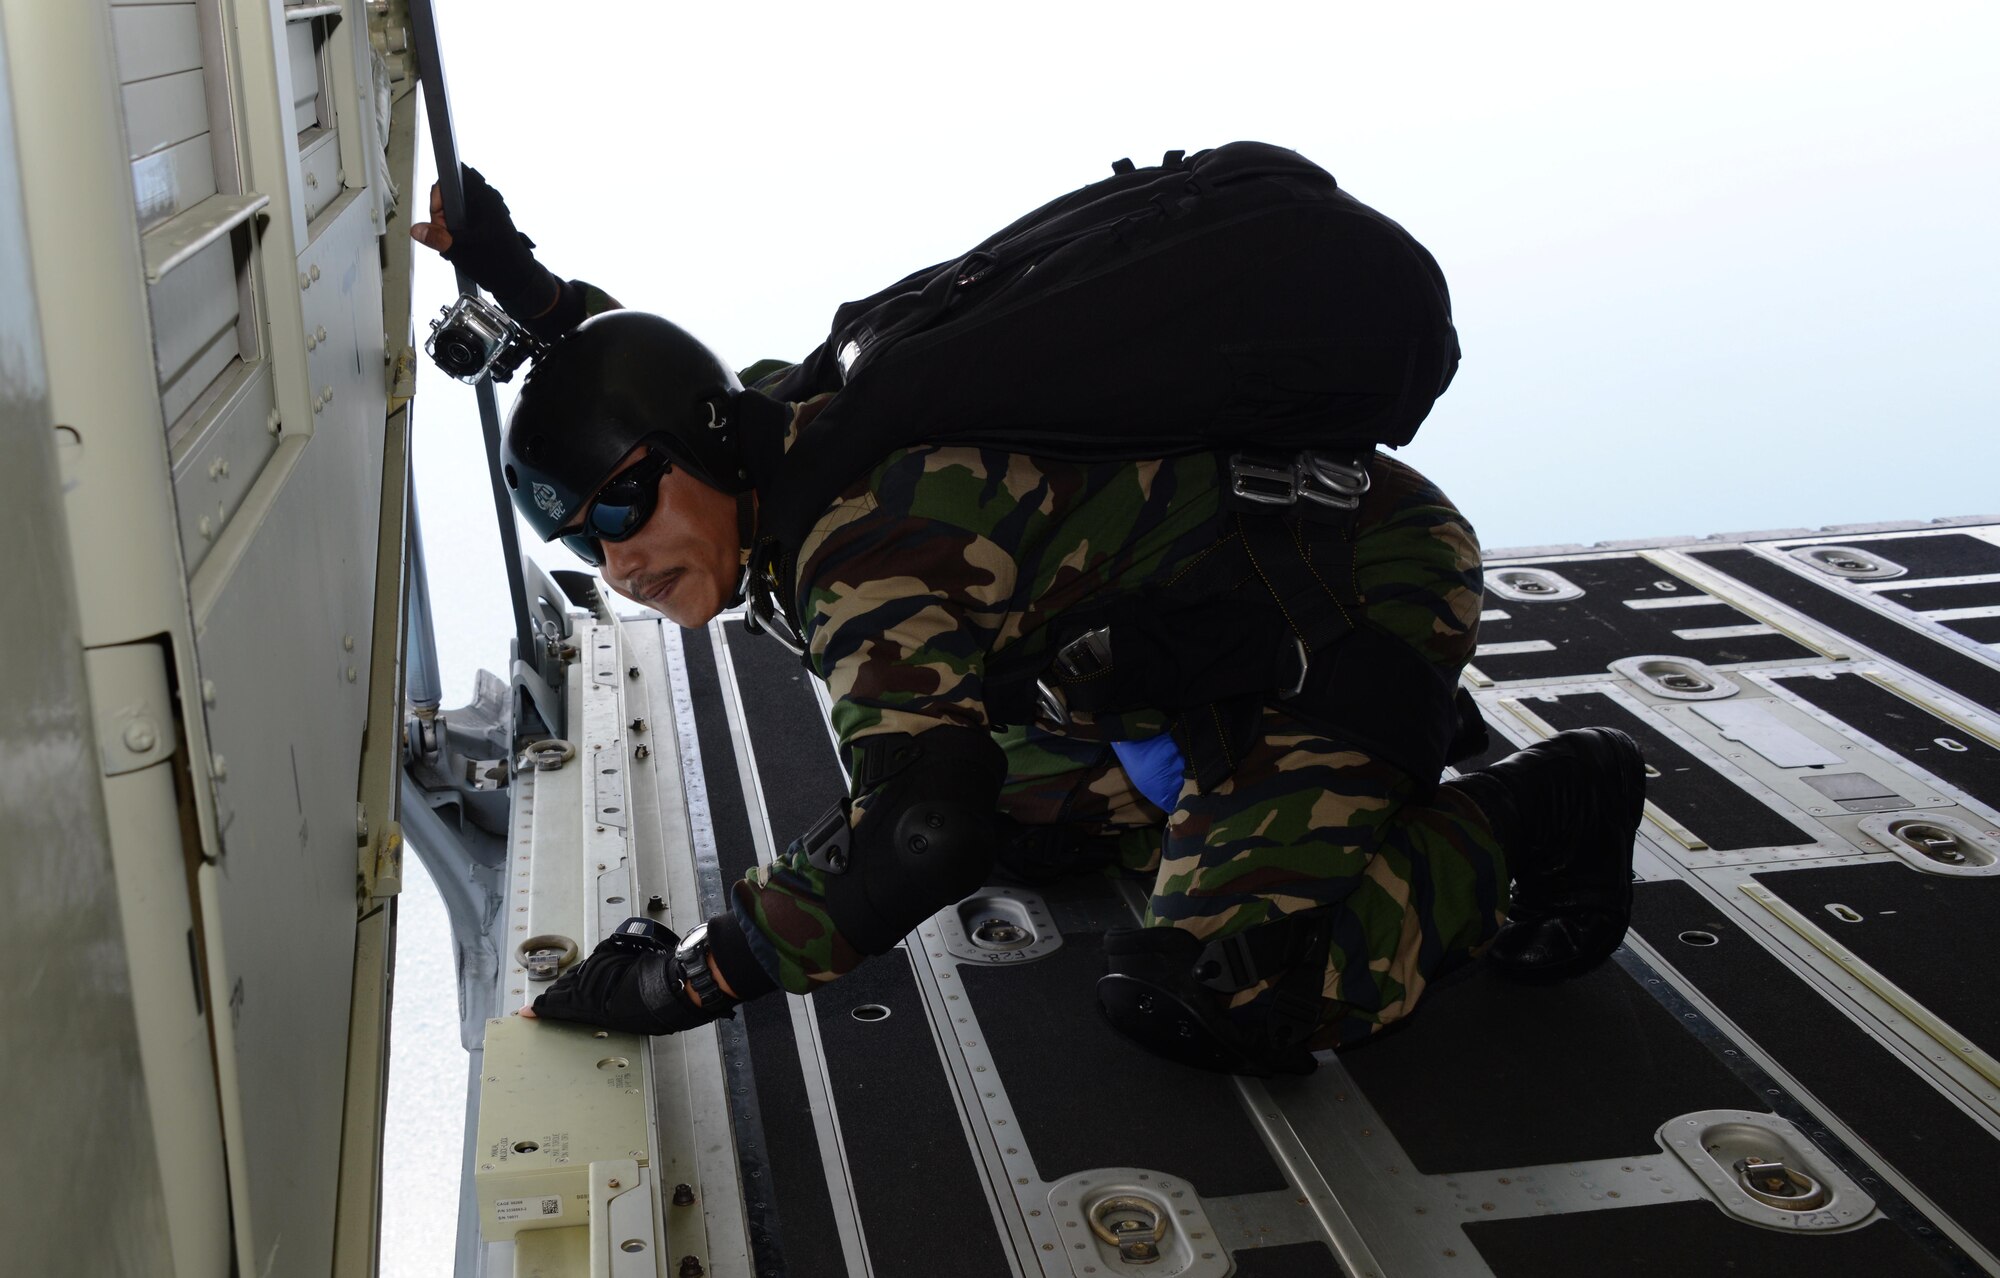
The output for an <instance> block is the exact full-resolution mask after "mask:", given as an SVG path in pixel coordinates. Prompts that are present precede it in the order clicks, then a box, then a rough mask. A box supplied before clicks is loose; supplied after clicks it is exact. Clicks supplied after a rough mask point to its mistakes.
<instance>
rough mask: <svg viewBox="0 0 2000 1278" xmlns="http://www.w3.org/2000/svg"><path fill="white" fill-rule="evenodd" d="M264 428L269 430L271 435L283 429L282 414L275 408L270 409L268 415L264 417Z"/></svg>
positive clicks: (283, 417) (283, 419) (283, 418)
mask: <svg viewBox="0 0 2000 1278" xmlns="http://www.w3.org/2000/svg"><path fill="white" fill-rule="evenodd" d="M264 429H265V430H267V431H270V432H271V433H272V434H273V435H276V434H280V433H282V432H283V431H284V429H285V416H284V414H283V413H280V412H279V411H278V410H277V409H275V408H274V409H272V410H271V414H270V416H268V417H266V418H265V419H264Z"/></svg>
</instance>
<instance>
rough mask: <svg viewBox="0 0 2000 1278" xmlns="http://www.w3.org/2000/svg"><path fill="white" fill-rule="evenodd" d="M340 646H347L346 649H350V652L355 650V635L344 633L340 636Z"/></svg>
mask: <svg viewBox="0 0 2000 1278" xmlns="http://www.w3.org/2000/svg"><path fill="white" fill-rule="evenodd" d="M340 646H341V647H342V648H345V649H346V650H347V651H349V652H353V651H354V636H353V635H342V636H341V637H340Z"/></svg>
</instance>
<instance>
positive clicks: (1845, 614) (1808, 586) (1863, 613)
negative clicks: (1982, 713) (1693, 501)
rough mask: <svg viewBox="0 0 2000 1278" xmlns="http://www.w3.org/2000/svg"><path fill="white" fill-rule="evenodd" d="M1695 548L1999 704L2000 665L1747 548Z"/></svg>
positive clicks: (1979, 702)
mask: <svg viewBox="0 0 2000 1278" xmlns="http://www.w3.org/2000/svg"><path fill="white" fill-rule="evenodd" d="M1967 540H1968V541H1970V540H1973V539H1972V538H1967ZM1980 544H1982V545H1985V544H1986V543H1983V542H1982V543H1980ZM1690 553H1692V554H1693V555H1694V557H1695V558H1696V559H1698V560H1700V561H1701V562H1702V563H1704V564H1706V565H1708V566H1709V567H1711V568H1713V569H1715V570H1716V571H1717V572H1721V573H1724V574H1726V575H1728V576H1730V577H1734V578H1735V579H1736V580H1738V581H1740V582H1742V583H1743V584H1744V585H1746V586H1749V587H1751V588H1752V589H1754V590H1757V591H1760V592H1761V593H1763V594H1766V595H1769V596H1770V597H1771V598H1773V599H1775V600H1777V601H1778V602H1779V603H1782V604H1785V605H1787V606H1789V607H1792V608H1796V609H1797V610H1798V611H1799V612H1801V613H1803V614H1805V615H1806V616H1808V617H1811V618H1812V619H1813V620H1814V621H1817V622H1819V623H1820V624H1821V625H1824V626H1828V627H1831V628H1832V629H1834V630H1836V631H1838V632H1839V633H1841V634H1844V635H1847V636H1849V637H1851V638H1852V639H1854V640H1855V642H1857V643H1862V644H1866V645H1867V646H1868V647H1870V648H1873V649H1874V650H1875V651H1877V652H1879V653H1881V654H1882V655H1883V656H1885V657H1887V658H1889V659H1890V660H1891V661H1894V662H1898V663H1900V664H1901V665H1904V666H1907V667H1909V668H1910V669H1912V670H1914V671H1916V672H1917V673H1918V674H1920V675H1923V676H1925V677H1926V678H1929V679H1934V680H1936V681H1937V682H1938V683H1939V684H1941V685H1943V686H1944V687H1946V688H1949V689H1951V690H1952V691H1953V692H1955V693H1957V694H1958V695H1959V696H1961V697H1963V698H1965V699H1966V700H1967V701H1970V702H1971V703H1972V704H1974V705H1976V706H1985V707H1988V708H1989V709H1990V708H1995V707H2000V669H1996V668H1995V667H1994V666H1992V665H1989V664H1987V663H1986V662H1984V661H1981V660H1980V659H1979V658H1978V657H1976V656H1974V655H1972V654H1971V653H1969V652H1966V651H1964V650H1963V649H1961V648H1958V647H1956V646H1955V645H1953V644H1951V643H1949V642H1946V641H1944V640H1940V639H1935V638H1932V637H1931V636H1929V635H1925V634H1922V633H1920V632H1919V631H1916V630H1912V629H1910V628H1909V627H1908V626H1905V625H1902V624H1900V623H1898V622H1896V621H1894V620H1892V619H1890V618H1889V617H1886V616H1884V615H1883V614H1881V613H1879V612H1876V611H1875V610H1874V609H1872V608H1869V607H1867V606H1866V605H1864V604H1862V603H1859V602H1857V601H1856V600H1854V599H1851V598H1848V597H1847V596H1845V595H1843V594H1842V593H1841V590H1840V587H1839V586H1837V585H1835V584H1832V583H1831V582H1828V583H1824V584H1822V583H1820V582H1817V581H1814V580H1812V579H1811V578H1809V577H1804V576H1801V575H1800V574H1799V573H1795V572H1793V571H1791V570H1790V569H1788V568H1785V567H1783V566H1781V565H1779V564H1776V563H1773V562H1771V561H1770V560H1768V559H1765V558H1763V557H1762V556H1760V555H1757V554H1755V553H1754V552H1752V551H1748V550H1705V551H1704V550H1697V551H1692V552H1690ZM1883 553H1885V554H1887V553H1889V552H1887V551H1884V552H1883Z"/></svg>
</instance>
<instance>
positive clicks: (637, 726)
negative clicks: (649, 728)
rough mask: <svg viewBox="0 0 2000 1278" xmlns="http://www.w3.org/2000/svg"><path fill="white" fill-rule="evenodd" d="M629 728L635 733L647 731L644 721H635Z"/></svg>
mask: <svg viewBox="0 0 2000 1278" xmlns="http://www.w3.org/2000/svg"><path fill="white" fill-rule="evenodd" d="M628 726H629V727H630V728H631V729H632V731H634V732H644V731H645V730H646V721H645V720H644V719H634V720H632V722H631V723H630V724H629V725H628Z"/></svg>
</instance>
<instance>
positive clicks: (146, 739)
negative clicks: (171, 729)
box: [125, 719, 160, 754]
mask: <svg viewBox="0 0 2000 1278" xmlns="http://www.w3.org/2000/svg"><path fill="white" fill-rule="evenodd" d="M159 743H160V731H159V729H158V728H157V727H155V726H154V724H153V721H152V720H151V719H134V720H132V722H130V723H128V724H126V725H125V748H126V749H127V750H130V751H131V752H132V753H133V754H145V753H146V752H147V751H149V750H151V749H152V748H153V747H154V746H156V745H158V744H159Z"/></svg>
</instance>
